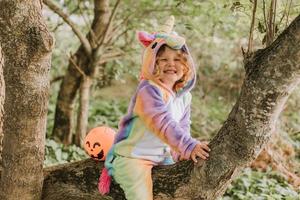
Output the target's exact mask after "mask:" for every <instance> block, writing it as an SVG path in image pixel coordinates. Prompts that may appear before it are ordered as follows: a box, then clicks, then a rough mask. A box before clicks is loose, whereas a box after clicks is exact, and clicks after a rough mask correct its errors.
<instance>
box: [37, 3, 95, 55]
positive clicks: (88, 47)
mask: <svg viewBox="0 0 300 200" xmlns="http://www.w3.org/2000/svg"><path fill="white" fill-rule="evenodd" d="M43 2H44V4H46V5H47V6H48V7H49V8H50V9H51V10H52V11H53V12H55V13H56V14H58V15H59V16H60V17H61V18H62V19H63V20H64V21H65V22H66V23H67V24H68V25H69V26H70V27H71V28H72V30H73V32H74V33H75V35H76V36H77V37H78V39H79V40H80V42H81V43H82V45H83V48H84V50H85V52H86V54H87V56H90V55H91V53H92V47H91V45H90V43H89V41H88V40H87V39H86V37H85V36H84V35H83V33H82V32H81V31H80V30H79V29H78V28H77V27H76V25H75V24H74V23H73V22H72V21H71V19H70V17H69V16H68V15H67V14H66V13H64V12H63V11H62V10H61V9H60V8H59V7H58V6H57V5H55V4H54V3H53V2H52V0H43Z"/></svg>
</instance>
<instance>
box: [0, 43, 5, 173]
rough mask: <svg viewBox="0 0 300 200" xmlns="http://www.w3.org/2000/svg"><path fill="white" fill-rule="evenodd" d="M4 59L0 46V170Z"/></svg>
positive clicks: (0, 161) (0, 164)
mask: <svg viewBox="0 0 300 200" xmlns="http://www.w3.org/2000/svg"><path fill="white" fill-rule="evenodd" d="M3 66H4V57H3V54H2V48H1V46H0V168H1V166H2V140H3V129H2V128H3V115H4V99H5V85H4V77H3Z"/></svg>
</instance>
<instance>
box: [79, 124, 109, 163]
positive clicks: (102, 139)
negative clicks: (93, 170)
mask: <svg viewBox="0 0 300 200" xmlns="http://www.w3.org/2000/svg"><path fill="white" fill-rule="evenodd" d="M114 137H115V131H114V130H113V129H111V128H109V127H106V126H101V127H97V128H94V129H92V130H91V131H90V132H89V133H88V134H87V136H86V137H85V140H84V149H85V151H86V152H87V153H88V154H89V155H90V156H91V157H92V158H93V159H94V160H105V157H106V155H107V153H108V151H109V149H110V148H111V146H112V144H113V142H114Z"/></svg>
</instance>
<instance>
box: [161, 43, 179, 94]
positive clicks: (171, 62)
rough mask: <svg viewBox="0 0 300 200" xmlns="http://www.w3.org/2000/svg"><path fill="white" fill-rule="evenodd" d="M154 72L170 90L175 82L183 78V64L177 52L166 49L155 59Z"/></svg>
mask: <svg viewBox="0 0 300 200" xmlns="http://www.w3.org/2000/svg"><path fill="white" fill-rule="evenodd" d="M156 70H157V73H158V79H159V80H160V81H162V82H163V83H164V84H165V85H167V86H169V87H170V89H172V88H173V86H174V84H175V83H176V81H178V80H180V79H181V78H182V76H183V64H182V63H181V57H180V54H179V52H178V51H176V50H173V49H171V48H169V47H166V48H165V49H164V51H163V52H162V53H161V54H160V55H158V56H157V58H156Z"/></svg>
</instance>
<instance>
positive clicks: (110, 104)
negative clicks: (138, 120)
mask: <svg viewBox="0 0 300 200" xmlns="http://www.w3.org/2000/svg"><path fill="white" fill-rule="evenodd" d="M127 106H128V100H117V99H115V100H106V101H93V102H92V103H91V106H90V110H89V113H90V114H89V128H93V127H96V126H100V125H107V126H110V127H113V128H116V129H117V128H118V124H119V121H120V119H121V117H122V116H123V115H124V114H125V113H126V111H127Z"/></svg>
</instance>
